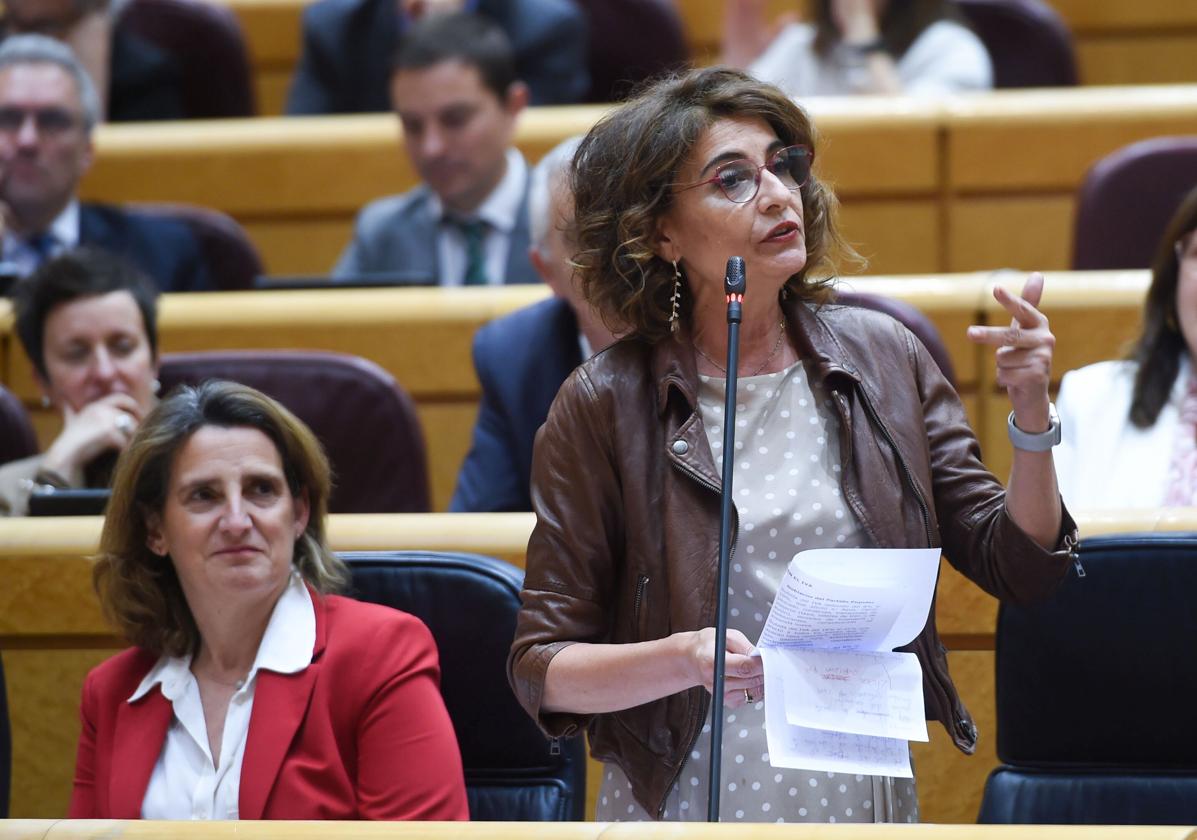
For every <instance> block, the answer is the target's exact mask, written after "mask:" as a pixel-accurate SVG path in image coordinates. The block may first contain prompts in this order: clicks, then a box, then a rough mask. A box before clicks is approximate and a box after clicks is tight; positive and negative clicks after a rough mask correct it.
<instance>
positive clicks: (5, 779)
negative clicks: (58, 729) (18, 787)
mask: <svg viewBox="0 0 1197 840" xmlns="http://www.w3.org/2000/svg"><path fill="white" fill-rule="evenodd" d="M11 774H12V733H11V731H10V729H9V724H8V689H7V688H6V687H5V685H4V657H2V656H0V820H5V819H8V797H9V789H10V788H11V786H12V783H11V781H10V779H11Z"/></svg>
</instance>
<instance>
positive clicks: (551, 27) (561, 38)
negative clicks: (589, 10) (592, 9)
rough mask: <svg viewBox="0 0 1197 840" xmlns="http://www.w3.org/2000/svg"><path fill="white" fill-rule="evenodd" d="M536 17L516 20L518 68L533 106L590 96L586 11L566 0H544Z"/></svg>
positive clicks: (572, 102) (572, 100) (561, 103)
mask: <svg viewBox="0 0 1197 840" xmlns="http://www.w3.org/2000/svg"><path fill="white" fill-rule="evenodd" d="M537 6H538V8H536V10H535V12H534V17H535V19H525V20H520V21H518V22H516V23H515V26H516V28H517V29H518V31H517V32H513V33H511V34H513V35H514V38H513V41H514V42H515V43H514V46H515V49H516V65H517V66H516V71H517V73H518V74H519V76H520V78H521V79H523V80H524V82H526V83H527V85H528V89H529V92H530V93H531V104H533V105H572V104H576V103H578V102H582V101H584V100H585V99H586V94H587V93H588V92H589V89H590V74H589V72H588V71H587V69H586V55H587V52H588V47H587V43H586V40H587V27H586V17H585V15H584V14H583V12H582V10H581V9H579V8H577V7H576V6H574V4H573V3H569V2H563V0H540V2H539V3H538V4H537Z"/></svg>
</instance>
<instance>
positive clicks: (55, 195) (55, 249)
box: [0, 35, 208, 292]
mask: <svg viewBox="0 0 1197 840" xmlns="http://www.w3.org/2000/svg"><path fill="white" fill-rule="evenodd" d="M98 116H99V98H98V97H97V96H96V91H95V87H94V85H92V82H91V79H90V78H89V77H88V75H87V74H86V73H85V72H84V71H83V69H82V67H81V66H80V65H79V63H78V62H77V61H76V60H75V57H74V55H73V54H72V53H71V50H70V48H69V47H67V46H66V45H64V44H61V43H59V42H58V41H56V40H54V39H53V38H48V37H46V36H44V35H15V36H12V37H10V38H8V39H6V40H5V41H4V42H3V44H0V203H2V204H3V205H4V208H5V209H4V216H5V224H4V244H3V259H4V262H5V264H6V267H7V270H8V271H9V272H11V273H15V274H18V275H21V276H23V275H26V274H29V273H31V272H32V271H33V270H34V269H35V268H37V266H38V265H40V264H41V263H42V262H43V261H44V260H46V259H48V258H50V257H53V256H57V255H58V254H59V253H61V252H63V251H66V250H69V249H71V248H74V247H75V246H77V245H92V246H95V247H99V248H104V249H105V250H108V251H112V252H114V253H116V254H120V255H121V256H123V257H125V258H127V259H129V260H130V261H132V262H133V263H134V264H135V265H137V266H138V267H139V268H141V269H142V270H143V271H144V272H145V273H146V274H147V275H149V276H150V277H151V278H153V279H154V281H155V282H156V283H157V284H158V286H159V288H160V289H161V290H162V291H168V292H175V291H192V290H198V289H204V288H207V287H208V277H207V271H206V270H205V266H204V262H203V259H202V256H201V252H200V247H199V243H198V242H197V241H196V239H195V237H194V236H193V235H192V233H191V231H190V229H188V227H187V226H186V224H184V223H183V222H179V221H173V220H167V219H159V218H153V217H149V216H145V215H139V214H136V213H132V212H129V211H126V210H123V209H121V208H117V207H110V206H106V205H102V204H91V203H83V202H80V201H79V199H78V198H77V196H76V190H77V188H78V186H79V181H80V179H82V177H83V175H84V174H85V173H86V172H87V170H88V168H89V167H90V166H91V163H92V159H93V149H92V129H93V128H94V127H95V124H96V121H97V119H98Z"/></svg>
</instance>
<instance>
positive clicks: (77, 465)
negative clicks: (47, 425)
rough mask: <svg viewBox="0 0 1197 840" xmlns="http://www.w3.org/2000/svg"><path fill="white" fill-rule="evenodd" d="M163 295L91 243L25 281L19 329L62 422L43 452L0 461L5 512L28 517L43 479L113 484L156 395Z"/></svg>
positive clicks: (19, 295)
mask: <svg viewBox="0 0 1197 840" xmlns="http://www.w3.org/2000/svg"><path fill="white" fill-rule="evenodd" d="M157 297H158V291H157V288H156V287H155V286H154V284H153V283H152V282H151V281H150V280H149V279H148V278H146V277H145V276H143V275H142V274H141V273H140V272H139V271H138V270H137V269H135V268H134V267H133V266H132V265H130V264H129V263H127V262H125V261H124V260H122V259H121V258H120V257H116V256H114V255H112V254H109V253H107V252H104V251H100V250H97V249H89V248H80V249H77V250H75V251H70V252H67V253H65V254H63V255H61V256H59V257H56V258H55V259H52V260H50V261H49V262H46V263H45V264H43V265H42V266H41V267H40V268H39V269H38V270H37V271H35V272H34V273H33V274H32V275H30V276H29V277H27V278H25V279H24V280H21V281H20V282H18V283H17V286H16V288H15V289H14V290H13V308H14V310H15V312H16V321H17V325H16V326H17V335H18V336H19V337H20V339H21V344H22V345H23V346H24V348H25V354H26V355H27V356H28V357H29V360H30V362H31V363H32V364H33V374H34V378H35V379H36V380H37V383H38V385H39V386H40V387H41V389H42V394H43V395H44V396H43V399H44V400H45V402H46V404H47V405H49V406H54V407H55V408H57V409H58V410H59V411H60V412H62V431H61V432H60V433H59V435H58V437H56V438H55V439H54V442H53V443H51V444H50V447H49V448H48V449H47V450H46V451H45V452H43V453H41V454H40V455H35V456H33V457H30V458H25V459H22V460H20V461H13V462H10V463H8V464H4V465H3V466H0V515H7V516H24V515H25V513H26V511H27V510H28V507H29V495H30V493H31V492H32V491H33V489H34V488H35V487H36V486H38V485H44V486H49V487H55V488H59V489H62V488H67V487H107V486H108V482H109V477H110V475H111V473H112V467H113V464H114V463H115V462H116V456H117V455H118V454H119V453H120V451H121V450H122V449H124V448H125V447H126V446H127V445H128V443H129V440H130V439H131V438H132V436H133V433H134V432H135V431H136V430H137V426H138V424H139V423H140V422H141V420H142V418H143V417H144V416H145V415H146V413H147V412H148V411H149V410H150V409H151V408H152V407H153V405H154V401H155V399H156V398H155V396H154V393H155V392H156V391H157V390H158V382H157V380H156V379H155V378H154V377H155V376H157V373H158V332H157V309H156V307H157Z"/></svg>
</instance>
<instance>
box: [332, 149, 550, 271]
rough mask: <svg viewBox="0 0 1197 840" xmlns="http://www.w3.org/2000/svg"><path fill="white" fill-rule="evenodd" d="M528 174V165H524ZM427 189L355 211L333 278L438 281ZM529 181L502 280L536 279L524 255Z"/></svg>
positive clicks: (434, 227)
mask: <svg viewBox="0 0 1197 840" xmlns="http://www.w3.org/2000/svg"><path fill="white" fill-rule="evenodd" d="M528 174H529V179H530V177H531V169H529V173H528ZM431 198H432V191H431V190H430V189H429V188H428V187H427V185H425V184H421V185H420V186H418V187H416V188H415V189H412V190H408V191H407V192H405V193H403V194H401V195H391V196H387V197H386V198H380V199H378V200H377V201H373V202H371V203H370V204H367V205H366V207H365V208H364V209H363V210H362V211H361V213H359V214H358V217H357V222H356V224H355V225H354V231H353V241H352V242H350V243H349V247H348V248H346V249H345V252H344V253H343V254H341V259H340V260H338V261H337V265H336V267H335V268H334V269H333V277H334V279H339V280H346V281H348V280H351V279H353V278H358V277H363V276H369V275H378V276H379V279H385V280H387V281H389V282H393V283H394V284H396V285H406V286H436V285H439V284H440V283H441V275H440V266H439V265H438V262H439V259H438V257H437V246H436V239H437V234H438V232H439V225H440V219H439V218H437V216H436V214H435V213H434V212H433V204H432V201H431ZM528 244H529V235H528V182H527V181H525V183H524V197H523V199H522V200H521V201H520V208H519V212H518V213H517V214H516V223H515V228H514V229H513V230H512V231H511V241H510V242H509V243H508V245H509V247H508V249H507V267H506V269H505V270H504V272H503V282H504V283H539V282H540V276H539V275H538V274H537V273H536V269H534V268H533V267H532V263H531V261H530V260H529V259H528Z"/></svg>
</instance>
